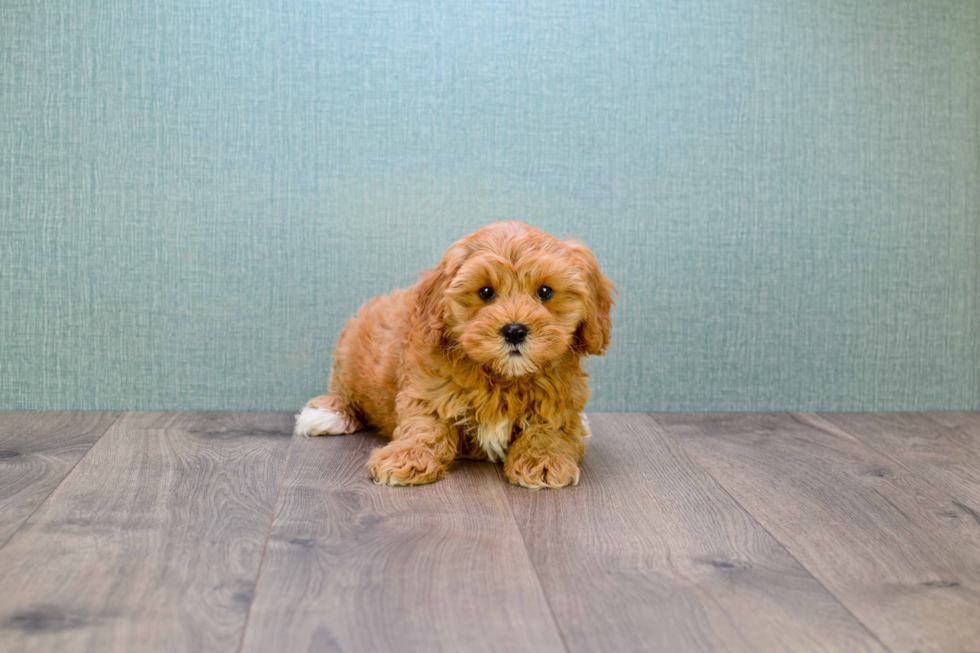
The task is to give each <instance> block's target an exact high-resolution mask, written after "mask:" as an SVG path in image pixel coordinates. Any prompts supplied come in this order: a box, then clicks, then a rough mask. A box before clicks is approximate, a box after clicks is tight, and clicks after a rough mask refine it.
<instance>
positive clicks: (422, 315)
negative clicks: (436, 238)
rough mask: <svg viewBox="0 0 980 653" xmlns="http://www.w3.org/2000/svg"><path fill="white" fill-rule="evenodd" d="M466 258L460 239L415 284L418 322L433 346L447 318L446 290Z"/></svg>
mask: <svg viewBox="0 0 980 653" xmlns="http://www.w3.org/2000/svg"><path fill="white" fill-rule="evenodd" d="M463 260H465V251H464V249H463V247H462V246H461V245H460V243H459V242H457V243H455V244H453V245H452V246H451V247H450V248H449V249H448V250H446V253H445V255H444V256H443V257H442V260H441V261H439V265H437V266H436V267H434V268H430V269H428V270H426V271H425V272H423V273H422V274H421V275H420V277H419V280H418V282H417V283H416V284H415V292H416V304H415V310H416V315H417V324H418V325H419V327H420V328H421V329H422V331H423V336H424V338H425V340H426V341H427V342H429V343H430V344H432V345H436V344H438V343H439V339H440V338H441V336H442V330H443V327H444V326H445V321H446V289H447V288H448V287H449V282H450V281H452V279H453V277H454V276H456V272H458V271H459V268H460V266H461V265H462V264H463Z"/></svg>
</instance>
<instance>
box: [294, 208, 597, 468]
mask: <svg viewBox="0 0 980 653" xmlns="http://www.w3.org/2000/svg"><path fill="white" fill-rule="evenodd" d="M484 286H489V287H491V288H493V289H494V291H495V296H494V298H493V299H492V300H490V301H484V300H483V299H481V298H480V296H479V294H478V291H479V289H480V288H482V287H484ZM541 286H548V287H550V288H552V289H553V292H554V294H553V296H552V297H551V298H550V299H547V300H541V299H539V298H538V297H537V294H536V293H537V290H538V289H539V288H540V287H541ZM614 291H615V288H614V286H613V285H612V283H611V282H610V281H609V280H608V279H607V278H606V277H605V276H603V274H602V273H601V272H600V271H599V266H598V263H597V261H596V258H595V256H594V255H593V254H592V252H591V251H589V249H588V248H587V247H585V246H584V245H582V244H580V243H577V242H574V241H572V242H562V241H560V240H558V239H556V238H553V237H552V236H549V235H548V234H545V233H543V232H541V231H539V230H538V229H535V228H534V227H530V226H528V225H525V224H522V223H519V222H498V223H495V224H492V225H489V226H487V227H484V228H483V229H480V230H479V231H477V232H475V233H473V234H470V235H469V236H466V237H464V238H462V239H461V240H459V241H458V242H456V243H454V244H453V245H452V246H451V247H450V248H449V249H448V250H447V251H446V253H445V255H444V256H443V258H442V261H441V262H440V263H439V265H438V266H436V267H435V268H432V269H431V270H427V271H426V272H424V273H423V274H422V275H421V277H420V278H419V280H418V282H417V283H416V284H415V285H413V286H412V287H410V288H407V289H403V290H396V291H395V292H393V293H392V294H391V295H388V296H387V297H376V298H374V299H372V300H371V301H369V302H368V303H367V304H365V305H364V306H362V307H361V308H360V310H359V311H358V313H357V316H356V317H354V318H352V319H351V320H350V321H349V322H348V323H347V325H346V326H345V327H344V329H343V331H341V333H340V337H339V339H338V341H337V347H336V349H335V351H334V366H333V373H332V374H331V378H330V386H329V393H328V394H326V395H323V396H322V397H316V398H315V399H311V400H310V402H309V403H308V404H307V405H306V407H305V408H304V409H303V412H302V413H300V415H298V416H297V423H296V431H297V433H300V434H302V435H324V434H341V433H351V432H353V431H355V430H357V429H359V428H361V426H362V424H364V425H370V426H373V427H376V428H377V429H378V430H379V431H381V433H382V434H384V435H385V436H387V437H389V438H391V442H390V443H389V444H388V445H386V446H384V447H382V448H379V449H376V450H375V451H374V452H373V453H372V455H371V457H370V459H369V461H368V469H369V471H370V472H371V475H372V477H373V478H374V479H375V482H377V483H380V484H387V485H418V484H423V483H431V482H433V481H436V480H438V479H440V478H441V477H442V476H444V475H445V474H446V472H447V471H448V469H449V467H450V465H451V464H452V461H453V460H454V459H456V458H477V459H490V460H492V461H496V460H503V466H504V474H505V475H506V477H507V479H508V480H510V481H511V482H512V483H515V484H517V485H522V486H524V487H528V488H542V487H553V488H557V487H564V486H567V485H574V484H576V483H578V479H579V468H578V464H579V461H580V460H581V457H582V454H583V452H584V446H583V443H582V440H583V438H585V437H587V436H588V426H587V424H586V423H583V419H584V416H583V415H582V409H583V408H584V407H585V402H586V400H587V399H588V396H589V389H588V385H587V379H588V375H587V374H586V373H585V371H584V370H583V369H582V366H581V361H582V359H583V358H584V357H585V356H587V355H589V354H592V355H596V356H601V355H603V353H604V352H605V349H606V347H607V346H608V345H609V331H610V320H609V311H610V309H611V307H612V304H613V301H612V293H613V292H614ZM512 323H520V324H523V325H525V326H526V327H527V329H528V335H527V339H526V340H525V341H524V342H523V343H520V345H517V346H514V345H509V344H508V343H507V342H506V341H505V340H504V338H503V337H502V335H501V330H502V329H503V327H504V326H506V325H508V324H512Z"/></svg>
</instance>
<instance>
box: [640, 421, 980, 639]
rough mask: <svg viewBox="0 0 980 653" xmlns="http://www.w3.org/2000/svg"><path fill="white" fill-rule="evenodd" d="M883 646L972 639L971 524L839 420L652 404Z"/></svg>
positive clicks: (978, 618)
mask: <svg viewBox="0 0 980 653" xmlns="http://www.w3.org/2000/svg"><path fill="white" fill-rule="evenodd" d="M654 417H655V418H656V420H657V421H658V422H659V423H660V424H661V425H663V426H664V427H665V428H666V429H667V431H668V432H669V433H670V434H671V435H672V436H674V437H675V438H677V439H678V440H679V441H680V442H681V444H682V446H683V447H684V449H685V450H686V451H687V452H688V453H689V454H690V455H691V456H692V458H693V459H694V460H695V461H696V462H697V463H698V464H699V465H701V466H702V467H703V468H705V469H706V470H707V471H708V472H709V473H710V474H711V475H712V476H713V477H714V478H715V479H716V480H717V481H718V482H719V483H720V484H721V485H722V486H723V487H724V488H725V489H726V490H728V492H729V493H730V494H731V495H732V496H733V497H734V498H735V499H736V500H737V501H738V502H739V503H740V504H741V505H742V506H743V507H744V508H745V509H746V510H748V512H749V513H751V514H752V516H753V517H755V518H756V519H757V520H758V521H759V522H760V523H761V524H762V525H763V526H765V527H766V529H767V530H768V531H769V532H770V533H772V534H773V536H774V537H775V538H776V539H777V540H779V541H780V542H781V543H782V544H783V545H784V546H785V547H786V548H787V549H788V550H789V552H790V553H791V554H793V556H795V557H796V559H797V560H799V561H800V562H801V563H802V564H803V566H804V567H806V568H807V569H808V570H809V571H810V573H812V574H813V575H814V576H815V577H816V578H817V579H818V580H820V581H821V582H822V583H823V584H824V585H825V586H826V587H827V588H828V589H830V591H831V592H833V593H834V594H835V595H836V596H837V598H839V599H840V600H841V602H842V603H843V604H844V605H845V606H846V607H847V608H848V609H849V610H850V611H851V612H852V613H853V614H854V615H855V616H856V617H857V618H858V619H859V620H860V621H861V623H863V624H864V625H865V626H867V627H868V628H869V629H870V630H871V631H872V632H874V633H875V634H876V635H877V636H878V638H879V639H880V640H881V641H882V642H884V643H885V645H886V646H888V647H889V648H891V649H892V650H894V651H896V652H899V651H902V652H906V651H907V652H909V653H911V652H913V651H921V652H925V651H970V650H977V649H980V600H978V596H980V555H978V553H977V551H978V545H980V528H978V524H977V522H975V521H974V520H972V519H963V518H961V517H962V514H961V513H962V510H961V508H959V507H958V506H956V504H955V503H954V502H953V501H952V500H951V499H950V497H948V496H946V495H945V494H943V493H942V492H939V491H937V490H936V489H935V488H933V487H932V486H931V485H929V484H928V483H926V482H925V481H923V480H922V479H920V478H918V477H917V476H915V475H913V474H911V473H910V472H908V470H906V469H905V468H904V467H903V466H901V465H898V464H896V463H895V462H894V461H892V460H891V459H889V458H887V457H885V456H883V455H881V454H880V453H878V452H877V451H875V450H873V449H871V448H870V447H868V446H867V445H865V444H863V443H862V442H860V441H858V440H856V439H855V438H853V437H851V436H850V435H849V434H847V433H845V432H843V431H842V430H841V429H839V428H826V427H824V426H822V425H821V424H820V423H819V422H818V421H816V420H814V419H813V418H812V416H805V415H791V414H759V413H756V414H747V413H742V414H716V415H693V414H675V415H669V414H656V415H654Z"/></svg>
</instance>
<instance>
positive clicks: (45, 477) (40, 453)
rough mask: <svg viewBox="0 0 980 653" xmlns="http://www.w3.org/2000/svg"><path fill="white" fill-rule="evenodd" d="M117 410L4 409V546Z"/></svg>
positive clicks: (0, 474)
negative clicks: (42, 410) (41, 410)
mask: <svg viewBox="0 0 980 653" xmlns="http://www.w3.org/2000/svg"><path fill="white" fill-rule="evenodd" d="M118 415H119V414H118V413H113V412H98V411H96V412H82V411H53V410H52V411H44V412H39V411H30V410H17V411H3V412H0V548H2V547H3V545H4V544H6V543H7V541H8V540H9V539H10V537H11V536H12V535H13V534H14V532H15V531H16V530H17V529H18V528H20V526H21V524H23V523H24V520H26V519H27V518H28V517H29V516H30V514H31V513H32V512H34V510H35V509H37V507H38V506H39V505H41V502H42V501H44V500H45V499H46V498H47V497H48V495H49V494H51V491H52V490H54V489H55V488H56V487H57V486H58V483H60V482H61V480H62V479H63V478H64V477H65V476H66V475H67V474H68V472H70V471H71V469H72V467H74V466H75V464H76V463H77V462H78V461H79V460H80V459H81V458H82V456H84V455H85V454H86V453H87V452H88V450H89V449H91V448H92V445H93V444H95V442H96V441H97V440H98V439H99V438H100V437H101V436H102V434H103V433H105V431H106V429H108V428H109V426H110V425H111V424H112V422H113V421H114V420H115V419H116V417H118Z"/></svg>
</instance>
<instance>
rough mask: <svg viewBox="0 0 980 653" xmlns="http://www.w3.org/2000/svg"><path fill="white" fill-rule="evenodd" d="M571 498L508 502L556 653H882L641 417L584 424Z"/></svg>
mask: <svg viewBox="0 0 980 653" xmlns="http://www.w3.org/2000/svg"><path fill="white" fill-rule="evenodd" d="M590 420H591V424H592V431H593V433H594V434H595V435H594V437H592V438H591V439H590V440H589V441H588V444H587V451H586V455H585V459H584V465H583V469H582V477H581V481H580V484H579V486H578V487H575V488H568V489H565V490H561V491H541V492H529V491H527V490H524V489H522V488H518V487H513V486H509V487H508V493H507V496H508V499H509V500H510V502H511V505H512V506H513V508H514V513H515V516H516V518H517V522H518V525H519V526H520V527H521V530H522V532H523V534H524V538H525V541H526V543H527V547H528V550H529V552H530V554H531V559H532V561H533V562H534V565H535V568H536V569H537V571H538V575H539V576H540V578H541V582H542V585H543V586H544V588H545V592H546V594H547V595H548V600H549V602H550V604H551V607H552V610H553V611H554V613H555V617H556V619H557V621H558V625H559V627H560V628H561V629H562V633H563V635H564V638H565V642H566V644H567V646H568V648H569V650H570V651H583V652H586V651H617V652H618V651H664V652H665V653H673V652H684V651H747V652H751V653H759V652H763V651H883V650H885V649H884V647H883V646H881V644H880V643H879V642H878V641H877V640H876V639H875V638H874V636H872V635H871V634H870V633H869V632H868V631H867V630H865V628H864V627H863V626H861V625H860V624H859V623H858V622H857V621H856V620H855V619H854V617H853V616H852V615H851V614H850V613H848V612H847V610H845V609H844V607H843V606H841V605H840V603H839V602H838V601H837V600H836V599H835V598H834V597H833V596H832V595H831V594H830V593H829V592H828V591H827V590H826V589H825V588H824V587H823V586H822V585H820V583H818V582H817V581H816V580H815V579H814V578H813V577H812V576H811V575H810V574H809V573H808V572H807V571H806V570H804V569H803V568H802V567H801V566H800V564H799V563H798V562H797V561H796V560H794V559H793V558H792V557H791V556H790V555H789V554H787V553H786V551H785V550H784V549H783V548H782V547H781V546H780V545H779V544H778V543H777V542H776V541H775V540H773V538H772V537H771V536H770V535H769V534H768V533H766V531H765V530H764V529H763V528H762V527H761V526H760V525H759V524H758V523H757V522H756V521H755V520H754V519H752V518H751V517H750V516H749V515H748V514H746V513H745V511H744V510H742V508H741V507H740V506H739V505H738V504H737V503H736V502H735V501H734V500H733V499H732V498H731V497H730V496H729V495H728V494H727V493H725V491H724V490H722V489H721V488H720V487H719V486H718V485H717V484H716V483H715V482H714V481H713V480H712V479H711V478H710V477H709V476H708V475H707V474H706V473H705V472H704V471H703V470H702V469H700V468H699V467H697V465H695V464H694V463H692V461H691V460H690V459H689V458H688V457H687V456H686V455H685V454H684V452H683V451H682V450H681V449H680V447H679V446H678V445H677V443H675V442H674V441H672V440H671V439H670V438H669V437H668V436H667V435H666V434H665V433H664V432H663V430H662V429H661V428H660V427H659V426H658V425H657V424H656V423H655V422H654V421H653V420H652V419H651V418H650V417H649V416H647V415H643V414H602V413H599V414H593V415H590Z"/></svg>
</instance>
